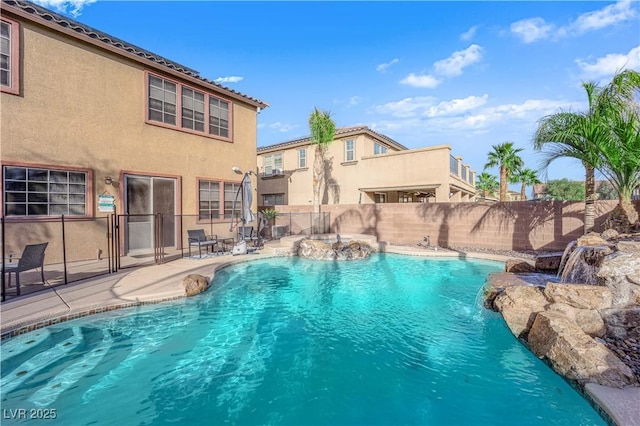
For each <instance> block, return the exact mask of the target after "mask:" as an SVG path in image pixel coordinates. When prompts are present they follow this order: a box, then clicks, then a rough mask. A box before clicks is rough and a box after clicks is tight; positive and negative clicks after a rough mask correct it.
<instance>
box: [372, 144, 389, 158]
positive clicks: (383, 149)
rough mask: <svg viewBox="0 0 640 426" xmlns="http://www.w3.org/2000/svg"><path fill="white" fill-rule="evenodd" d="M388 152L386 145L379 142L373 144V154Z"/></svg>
mask: <svg viewBox="0 0 640 426" xmlns="http://www.w3.org/2000/svg"><path fill="white" fill-rule="evenodd" d="M386 153H387V147H386V146H384V145H381V144H379V143H377V142H376V143H374V144H373V155H380V154H386Z"/></svg>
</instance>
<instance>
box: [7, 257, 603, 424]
mask: <svg viewBox="0 0 640 426" xmlns="http://www.w3.org/2000/svg"><path fill="white" fill-rule="evenodd" d="M501 268H502V266H501V265H500V264H497V263H492V262H483V261H458V260H456V261H450V260H441V259H437V260H428V259H422V258H413V257H404V256H398V255H382V254H377V255H373V256H372V258H371V259H369V260H366V261H353V262H316V261H310V260H303V259H298V258H277V259H269V260H260V261H254V262H250V263H243V264H240V265H236V266H233V267H229V268H226V269H224V270H222V271H219V272H218V274H217V275H216V277H215V280H214V283H213V285H212V288H211V289H210V290H209V291H208V292H207V293H206V294H204V295H201V296H198V297H196V298H191V299H188V300H183V301H178V302H173V303H167V304H161V305H152V306H144V307H140V308H135V309H127V310H121V311H114V312H111V313H109V314H104V315H103V314H100V315H95V316H92V317H86V318H83V319H80V320H75V321H69V322H66V323H62V324H59V325H56V326H52V327H48V328H46V329H41V330H37V331H35V332H32V333H29V334H26V335H22V336H19V337H16V338H13V339H10V340H8V341H6V342H4V343H3V344H2V346H1V349H2V360H1V361H2V387H1V395H2V410H3V419H2V423H3V424H16V423H24V422H27V421H29V422H30V423H32V422H33V419H32V417H34V416H35V417H38V416H40V417H43V416H45V415H46V414H47V413H48V414H49V417H51V416H52V413H53V415H54V416H55V419H52V420H51V419H49V420H41V422H42V423H43V424H44V423H45V422H46V424H64V425H130V424H139V425H155V424H178V425H188V424H211V425H221V424H236V425H242V424H273V425H312V424H319V425H358V424H359V425H378V424H379V425H389V424H416V425H549V424H557V425H578V424H581V425H592V424H604V422H603V421H602V420H601V418H600V417H599V416H598V415H597V413H596V412H595V411H594V410H593V409H592V408H591V407H590V406H589V404H587V402H586V401H585V400H584V399H583V398H582V397H580V395H579V394H578V393H576V392H575V391H574V390H573V389H572V388H571V387H570V386H569V385H568V384H567V383H566V382H565V381H564V380H563V379H562V378H560V377H559V376H557V375H556V374H555V373H553V371H551V370H550V369H549V368H548V367H547V366H546V365H544V364H543V363H542V362H541V361H539V360H538V359H537V358H535V357H534V356H533V355H531V353H529V352H528V351H527V350H526V349H525V348H524V347H523V346H522V345H521V344H520V343H518V342H517V341H516V340H515V339H514V338H513V336H512V335H511V334H510V333H509V331H508V329H507V328H506V327H505V325H504V323H503V321H502V319H501V318H500V317H499V315H498V314H495V313H493V312H489V311H486V310H484V309H482V308H481V306H480V300H479V290H480V288H481V287H482V284H483V283H484V281H485V278H486V276H487V274H488V273H491V272H494V271H498V270H500V269H501ZM20 409H24V410H25V411H24V414H25V417H26V419H19V418H17V417H19V415H18V414H19V413H22V412H19V411H16V410H20ZM38 410H40V411H38ZM47 410H48V411H47ZM52 410H55V411H52Z"/></svg>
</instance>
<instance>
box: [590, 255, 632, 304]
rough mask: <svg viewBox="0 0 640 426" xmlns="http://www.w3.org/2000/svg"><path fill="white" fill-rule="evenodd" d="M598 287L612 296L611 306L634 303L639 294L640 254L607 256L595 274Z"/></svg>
mask: <svg viewBox="0 0 640 426" xmlns="http://www.w3.org/2000/svg"><path fill="white" fill-rule="evenodd" d="M596 279H597V282H598V285H601V286H606V287H608V288H609V289H610V290H611V293H612V294H613V305H614V306H624V305H627V304H629V303H634V302H636V300H637V294H638V292H640V285H639V284H637V283H638V282H640V252H620V251H619V252H616V253H614V254H612V255H610V256H607V257H606V258H605V259H604V261H603V262H602V265H601V266H600V269H599V270H598V271H597V273H596Z"/></svg>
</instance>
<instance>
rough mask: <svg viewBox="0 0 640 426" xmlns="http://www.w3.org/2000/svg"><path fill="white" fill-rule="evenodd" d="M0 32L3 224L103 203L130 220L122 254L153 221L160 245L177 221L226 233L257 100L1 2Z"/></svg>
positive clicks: (148, 236) (81, 215)
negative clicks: (159, 219) (158, 222)
mask: <svg viewBox="0 0 640 426" xmlns="http://www.w3.org/2000/svg"><path fill="white" fill-rule="evenodd" d="M0 29H1V42H2V51H1V57H2V62H1V66H0V68H1V69H0V89H1V91H2V93H1V99H0V101H1V103H0V106H1V121H0V123H1V139H0V148H1V154H2V159H1V162H2V191H1V194H2V199H1V202H2V215H3V216H4V218H5V220H6V221H11V220H12V219H13V220H19V221H20V222H22V223H28V221H30V220H32V221H33V222H34V223H35V222H37V221H38V220H42V219H43V218H47V217H51V216H61V215H65V216H66V217H67V219H71V220H73V219H91V218H96V217H102V216H105V215H107V214H109V213H108V212H103V211H101V209H99V208H98V207H99V205H98V198H99V196H111V197H114V198H113V199H114V200H115V212H116V213H118V214H129V215H135V214H139V215H141V216H139V217H137V218H131V219H129V220H127V221H126V223H125V224H124V225H125V229H124V230H121V231H122V232H123V238H124V239H123V241H124V243H123V247H122V249H123V250H126V251H127V252H135V251H136V250H141V251H144V250H148V249H150V248H151V244H152V239H153V234H154V225H153V223H152V222H153V219H152V218H153V216H152V215H153V214H156V213H162V214H164V215H165V220H164V222H163V232H162V238H163V239H164V241H163V243H162V244H161V245H162V246H164V247H176V248H179V246H180V244H181V239H182V240H183V241H184V238H183V237H184V232H183V231H182V230H181V227H182V228H184V227H186V225H185V224H184V216H192V225H191V226H197V225H202V224H206V225H207V230H209V229H210V225H209V224H210V222H211V221H213V222H214V226H213V230H214V232H216V230H217V229H219V230H220V232H221V233H224V232H223V230H224V229H225V228H226V229H227V231H226V232H227V233H228V232H229V219H228V218H229V217H230V215H231V207H232V206H231V204H232V201H233V200H232V198H233V196H234V195H235V194H236V191H237V189H238V185H239V183H240V181H241V179H242V176H239V175H238V174H237V173H234V172H233V171H232V167H234V166H236V167H238V168H240V169H241V170H243V171H248V170H254V169H255V156H256V154H255V153H256V145H257V144H256V138H257V136H256V134H257V130H256V129H257V126H256V122H257V114H258V113H259V112H260V110H261V109H263V108H265V107H267V106H268V105H267V104H266V103H265V102H263V101H261V100H259V99H256V98H253V97H250V96H247V95H245V94H242V93H239V92H237V91H235V90H232V89H229V88H227V87H224V86H221V85H219V84H217V83H215V82H214V81H212V80H209V79H207V78H204V77H203V76H201V75H200V74H199V73H198V72H197V71H194V70H192V69H190V68H187V67H186V66H183V65H181V64H178V63H176V62H173V61H171V60H169V59H166V58H164V57H161V56H159V55H157V54H154V53H152V52H149V51H147V50H145V49H143V48H140V47H138V46H135V45H133V44H131V43H128V42H126V41H123V40H120V39H117V38H115V37H113V36H111V35H108V34H105V33H102V32H100V31H98V30H95V29H93V28H90V27H87V26H85V25H83V24H81V23H79V22H77V21H74V20H72V19H69V18H67V17H65V16H62V15H59V14H56V13H53V12H51V11H49V10H47V9H45V8H42V7H40V6H37V5H35V4H32V3H29V2H25V1H7V0H3V1H2V15H1V27H0ZM254 184H255V180H254ZM106 210H107V211H108V209H106ZM254 211H255V209H254ZM181 215H182V216H181ZM180 222H182V223H180ZM31 229H33V228H31ZM14 234H15V232H14ZM7 237H10V236H9V235H7ZM88 239H89V238H88ZM18 249H19V247H18Z"/></svg>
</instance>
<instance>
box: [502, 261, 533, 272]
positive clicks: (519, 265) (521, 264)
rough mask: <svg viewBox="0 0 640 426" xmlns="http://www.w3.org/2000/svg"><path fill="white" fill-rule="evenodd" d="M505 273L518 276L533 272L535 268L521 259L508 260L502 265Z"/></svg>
mask: <svg viewBox="0 0 640 426" xmlns="http://www.w3.org/2000/svg"><path fill="white" fill-rule="evenodd" d="M504 270H505V272H511V273H514V274H519V273H523V272H535V270H536V268H535V266H533V265H532V264H530V263H529V262H527V261H526V260H522V259H508V260H507V261H506V262H505V263H504Z"/></svg>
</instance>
